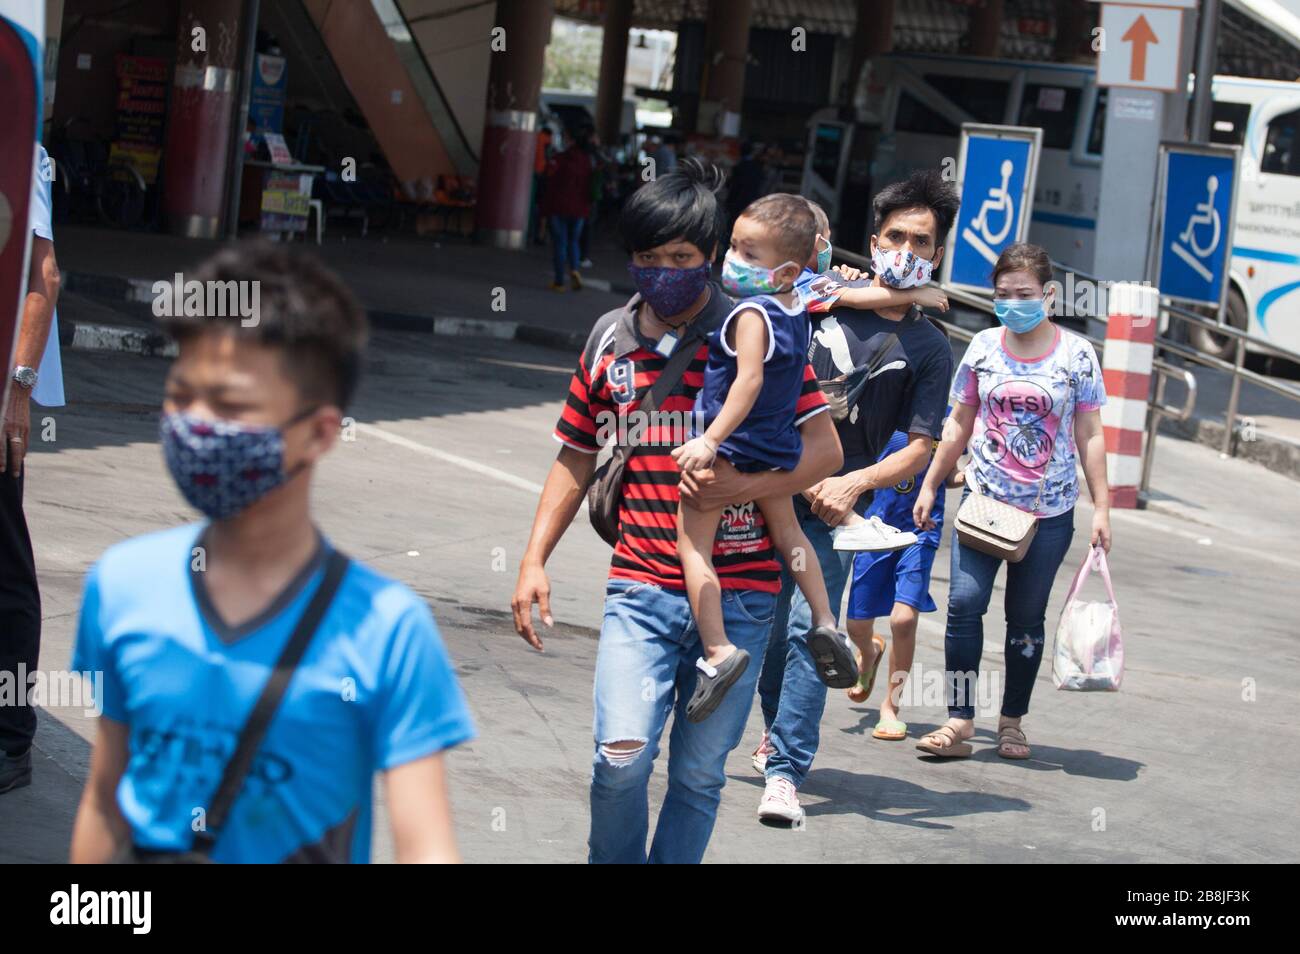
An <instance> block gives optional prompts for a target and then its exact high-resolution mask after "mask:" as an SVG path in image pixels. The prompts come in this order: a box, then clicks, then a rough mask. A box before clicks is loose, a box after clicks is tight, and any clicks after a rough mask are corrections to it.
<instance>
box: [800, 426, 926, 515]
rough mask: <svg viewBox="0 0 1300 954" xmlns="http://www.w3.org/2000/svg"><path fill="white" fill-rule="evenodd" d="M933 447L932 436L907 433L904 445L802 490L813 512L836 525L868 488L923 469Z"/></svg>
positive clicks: (889, 482) (905, 476)
mask: <svg viewBox="0 0 1300 954" xmlns="http://www.w3.org/2000/svg"><path fill="white" fill-rule="evenodd" d="M933 446H934V438H932V437H931V436H930V435H929V434H908V435H907V446H906V447H904V448H902V449H901V450H898V451H895V452H894V453H892V454H890V455H889V456H888V457H886V458H885V459H884V460H881V461H878V462H876V463H874V464H872V465H871V466H870V467H863V468H862V469H861V470H853V471H849V473H847V474H844V475H843V476H841V477H829V478H827V479H826V480H823V481H822V482H821V483H820V484H818V485H817V486H816V487H810V488H809V489H808V490H806V491H804V498H805V499H807V501H808V503H809V504H811V505H812V512H813V513H814V514H816V515H817V516H819V517H821V518H822V520H824V521H826V522H827V523H828V524H830V525H831V526H832V527H838V526H839V525H840V524H841V523H843V522H844V518H845V517H847V516H848V515H849V511H851V510H852V509H853V505H854V504H856V503H857V501H858V498H859V497H861V496H862V495H863V494H864V493H866V492H867V491H869V490H875V489H877V488H878V487H889V486H892V485H893V484H896V483H898V482H899V481H900V480H903V479H905V478H907V477H911V476H912V475H914V474H919V473H920V472H921V471H923V470H925V465H926V464H928V463H929V461H930V450H931V448H932V447H933Z"/></svg>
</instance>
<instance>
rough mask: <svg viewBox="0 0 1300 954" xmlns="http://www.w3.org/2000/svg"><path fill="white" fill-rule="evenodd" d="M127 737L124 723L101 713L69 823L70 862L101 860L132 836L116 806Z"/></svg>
mask: <svg viewBox="0 0 1300 954" xmlns="http://www.w3.org/2000/svg"><path fill="white" fill-rule="evenodd" d="M127 737H128V732H127V727H126V725H125V724H124V723H121V722H117V721H115V720H113V719H109V718H106V717H104V716H101V717H100V719H99V731H98V732H97V733H96V735H95V748H94V750H93V751H92V752H91V754H90V774H89V775H88V776H87V778H86V787H85V789H84V790H83V791H82V793H81V803H80V805H79V806H78V807H77V818H76V821H74V822H73V825H72V855H71V861H72V863H73V864H103V863H104V862H106V861H108V860H110V859H111V858H112V857H113V855H114V853H115V852H116V851H117V848H118V846H119V845H124V844H126V843H127V842H128V841H130V839H131V829H130V826H129V825H127V823H126V819H125V818H123V817H122V813H121V812H120V811H118V808H117V786H118V783H119V782H120V781H121V780H122V774H123V773H124V772H125V771H126V760H127V753H128V744H127Z"/></svg>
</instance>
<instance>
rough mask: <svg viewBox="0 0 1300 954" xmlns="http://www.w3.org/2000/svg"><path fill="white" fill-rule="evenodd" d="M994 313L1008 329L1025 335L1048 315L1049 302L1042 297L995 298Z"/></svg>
mask: <svg viewBox="0 0 1300 954" xmlns="http://www.w3.org/2000/svg"><path fill="white" fill-rule="evenodd" d="M993 314H995V315H996V316H997V319H998V321H1000V322H1002V324H1004V325H1005V326H1006V327H1007V329H1008V330H1010V331H1014V332H1015V333H1016V334H1018V335H1023V334H1027V333H1028V332H1030V331H1033V330H1034V329H1035V328H1037V327H1038V326H1039V324H1041V323H1042V321H1043V319H1044V318H1046V317H1047V302H1046V301H1044V300H1043V299H1042V298H994V299H993Z"/></svg>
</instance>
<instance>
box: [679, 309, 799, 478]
mask: <svg viewBox="0 0 1300 954" xmlns="http://www.w3.org/2000/svg"><path fill="white" fill-rule="evenodd" d="M747 309H749V310H754V311H758V312H760V313H761V314H762V315H763V319H764V320H765V321H766V322H767V354H766V355H764V357H763V385H762V387H761V388H760V389H759V392H758V397H756V398H755V399H754V406H753V407H751V408H750V409H749V414H747V415H746V416H745V419H744V420H743V421H742V422H741V423H740V425H739V426H738V427H737V428H736V429H735V430H734V431H732V432H731V436H730V437H728V438H727V439H726V440H725V441H723V442H722V444H721V445H719V447H718V453H719V454H721V455H722V456H723V457H725V458H727V460H729V461H731V463H732V464H734V465H735V466H736V467H737V468H738V469H740V470H742V471H753V470H772V469H774V468H775V469H778V470H794V469H795V468H796V467H798V466H799V457H800V455H802V453H803V439H802V438H801V437H800V436H799V423H800V422H799V421H798V420H797V416H796V413H795V405H796V404H797V403H798V401H799V397H800V395H802V394H803V384H804V373H805V371H806V370H807V365H808V359H807V357H806V353H807V351H808V318H807V315H806V314H805V313H804V310H803V309H802V308H801V307H799V306H797V305H796V307H795V308H794V309H793V310H791V309H787V308H786V307H785V306H784V305H782V304H781V303H780V302H779V301H777V300H776V299H775V298H773V297H772V296H770V295H757V296H755V297H753V298H746V299H745V300H744V301H742V302H740V303H739V304H738V305H736V307H735V308H733V309H732V310H731V314H729V315H727V317H726V319H725V320H724V321H723V322H722V325H721V326H720V327H719V328H718V330H717V331H715V332H713V333H712V334H710V335H709V359H708V363H707V364H706V365H705V368H704V383H703V385H702V386H701V387H700V393H699V395H698V396H697V397H696V399H695V402H696V411H697V412H698V414H699V416H700V417H701V418H702V419H703V421H704V427H706V428H707V427H708V426H709V425H710V424H712V423H713V422H714V420H716V419H717V417H718V415H719V414H720V413H721V412H722V405H723V404H724V403H725V402H726V400H727V394H728V393H729V392H730V391H731V386H732V384H734V383H735V381H736V371H737V366H736V352H735V350H734V349H733V348H732V347H731V345H729V344H728V343H727V329H728V328H729V327H730V326H731V322H732V320H733V319H734V318H735V317H736V316H737V315H738V314H740V313H741V312H742V311H745V310H747Z"/></svg>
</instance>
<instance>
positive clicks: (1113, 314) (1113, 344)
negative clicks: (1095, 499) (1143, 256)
mask: <svg viewBox="0 0 1300 954" xmlns="http://www.w3.org/2000/svg"><path fill="white" fill-rule="evenodd" d="M1109 310H1110V320H1109V322H1108V323H1107V325H1106V350H1105V351H1104V352H1103V354H1102V361H1101V366H1102V380H1103V381H1104V382H1105V384H1106V403H1105V404H1104V405H1103V406H1102V409H1101V422H1102V425H1103V426H1104V428H1105V431H1106V474H1107V479H1108V481H1109V483H1110V505H1111V506H1112V507H1122V508H1126V509H1130V510H1131V509H1134V508H1136V507H1137V502H1138V485H1139V484H1140V483H1141V480H1142V437H1143V434H1144V433H1145V431H1146V421H1147V404H1148V402H1149V400H1150V397H1151V368H1152V365H1153V363H1154V361H1155V340H1156V326H1157V324H1158V318H1159V315H1160V292H1159V291H1158V290H1157V289H1155V288H1153V287H1151V286H1150V285H1139V284H1137V283H1136V282H1118V283H1116V284H1115V285H1112V286H1111V289H1110V309H1109Z"/></svg>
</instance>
